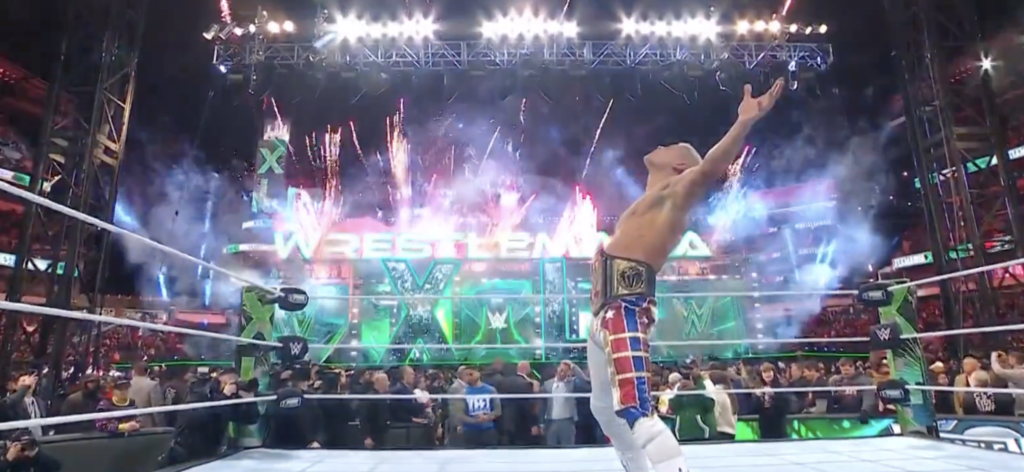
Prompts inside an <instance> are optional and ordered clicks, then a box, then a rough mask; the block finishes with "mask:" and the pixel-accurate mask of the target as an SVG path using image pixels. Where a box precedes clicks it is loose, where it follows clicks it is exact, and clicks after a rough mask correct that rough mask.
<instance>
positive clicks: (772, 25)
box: [768, 20, 782, 33]
mask: <svg viewBox="0 0 1024 472" xmlns="http://www.w3.org/2000/svg"><path fill="white" fill-rule="evenodd" d="M781 29H782V23H779V22H778V21H776V20H772V21H769V22H768V31H771V32H772V33H778V32H779V31H780V30H781Z"/></svg>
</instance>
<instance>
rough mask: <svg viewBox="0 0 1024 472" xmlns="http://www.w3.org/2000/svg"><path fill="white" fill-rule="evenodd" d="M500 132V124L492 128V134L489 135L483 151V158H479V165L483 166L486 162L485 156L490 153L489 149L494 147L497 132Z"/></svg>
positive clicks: (488, 155)
mask: <svg viewBox="0 0 1024 472" xmlns="http://www.w3.org/2000/svg"><path fill="white" fill-rule="evenodd" d="M500 132H501V126H499V127H498V128H497V129H495V130H494V134H492V135H491V142H489V143H487V151H486V152H484V157H483V159H480V167H483V166H484V163H485V162H487V158H488V157H490V155H491V149H494V142H495V141H497V140H498V133H500Z"/></svg>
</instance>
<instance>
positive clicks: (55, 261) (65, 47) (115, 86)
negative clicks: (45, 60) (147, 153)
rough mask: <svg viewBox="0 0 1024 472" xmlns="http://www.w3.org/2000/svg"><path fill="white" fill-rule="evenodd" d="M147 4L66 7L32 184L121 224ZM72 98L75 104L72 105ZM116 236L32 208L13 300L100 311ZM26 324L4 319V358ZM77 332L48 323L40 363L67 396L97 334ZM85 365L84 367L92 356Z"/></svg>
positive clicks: (0, 341)
mask: <svg viewBox="0 0 1024 472" xmlns="http://www.w3.org/2000/svg"><path fill="white" fill-rule="evenodd" d="M147 3H148V2H147V1H146V0H103V1H86V0H78V1H70V2H65V4H66V5H67V8H68V9H69V10H68V12H67V15H68V16H67V22H68V23H67V25H66V35H65V37H64V38H63V41H62V43H61V49H60V58H59V60H58V61H57V62H56V63H55V64H54V69H53V73H52V76H51V77H49V80H50V85H49V89H48V91H47V98H46V104H45V111H44V115H43V118H42V125H41V126H42V127H41V130H40V136H39V146H38V148H37V149H36V152H35V156H34V159H33V169H32V181H31V185H30V186H29V190H30V191H31V192H32V193H33V194H35V195H39V196H42V197H45V198H48V199H50V200H52V201H55V202H57V203H60V204H62V205H65V206H68V207H69V208H72V209H74V210H78V211H80V212H82V213H86V214H89V215H91V216H94V217H96V218H99V219H101V220H104V221H111V219H112V217H113V212H114V201H115V198H116V195H117V179H118V170H119V168H120V164H121V159H122V158H123V156H124V145H125V141H126V140H125V137H126V135H127V131H128V120H129V116H130V115H131V109H132V98H133V96H134V92H135V68H136V63H137V60H138V56H139V46H140V43H141V41H142V29H143V22H144V18H145V10H146V5H147ZM67 96H70V97H71V98H72V100H73V103H70V104H69V103H67V102H66V101H65V99H64V98H62V97H67ZM108 236H109V235H108V234H107V233H101V232H97V231H96V229H95V228H93V227H92V226H91V225H88V224H85V223H82V222H81V221H79V220H78V219H75V218H70V217H67V216H65V215H63V214H59V213H55V212H52V211H50V210H47V209H45V208H43V207H40V206H38V205H36V204H34V203H31V202H25V206H24V215H23V220H22V227H21V232H20V237H19V240H18V249H17V259H16V262H15V269H14V271H13V274H12V275H11V279H10V283H9V285H8V291H7V300H8V301H12V302H20V301H22V299H23V298H24V297H25V296H26V294H27V293H26V292H27V291H28V289H29V288H30V287H43V288H45V300H46V302H45V303H46V306H48V307H52V308H62V309H70V308H72V305H73V304H74V305H76V306H75V308H79V309H80V308H89V309H91V310H92V311H94V312H95V310H96V304H97V300H96V294H97V293H98V291H99V286H100V284H101V283H102V280H103V278H104V276H105V266H106V264H107V251H106V249H107V247H108V241H107V238H108ZM44 261H51V263H49V264H47V263H44ZM79 294H82V295H85V296H86V298H85V300H88V302H87V304H86V305H87V306H85V307H83V306H81V305H80V304H78V303H75V301H76V300H75V299H76V298H80V297H78V295H79ZM19 318H20V315H17V314H11V313H7V316H6V317H5V318H4V331H3V335H2V337H0V347H2V354H0V357H3V358H4V359H7V360H10V359H12V358H13V357H14V354H15V351H14V350H15V349H16V345H15V342H14V341H15V336H19V337H20V336H21V335H22V334H25V333H23V332H22V325H21V324H20V323H19V322H18V320H19ZM73 326H74V325H72V322H70V321H69V320H66V319H63V318H56V317H44V318H43V319H42V321H41V323H40V329H39V341H38V344H36V345H35V346H33V351H34V352H33V357H34V360H35V362H37V363H42V362H47V363H48V364H49V371H48V374H47V378H46V379H44V382H43V385H47V386H48V387H49V388H50V389H55V388H57V383H58V382H59V381H60V374H61V373H62V372H63V369H62V363H63V361H64V358H65V355H66V351H67V348H68V345H69V343H71V342H73V341H77V340H75V339H73V337H74V336H79V339H78V340H81V339H88V338H90V335H89V334H88V330H86V333H84V334H83V333H73V331H74V330H73V329H72V327H73ZM86 344H87V343H86ZM80 359H81V361H83V362H84V356H83V357H82V358H80ZM80 367H84V365H83V366H80ZM10 368H11V363H10V362H3V363H0V375H2V376H3V378H5V379H6V378H8V376H9V375H10V371H9V369H10ZM79 370H81V369H79ZM48 393H52V391H51V392H48Z"/></svg>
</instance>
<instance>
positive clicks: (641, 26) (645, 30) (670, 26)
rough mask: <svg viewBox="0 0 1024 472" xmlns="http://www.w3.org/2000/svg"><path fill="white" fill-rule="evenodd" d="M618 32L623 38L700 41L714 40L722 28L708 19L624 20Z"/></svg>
mask: <svg viewBox="0 0 1024 472" xmlns="http://www.w3.org/2000/svg"><path fill="white" fill-rule="evenodd" d="M619 31H620V33H621V35H622V36H624V37H655V38H670V37H672V38H683V37H696V38H699V39H701V40H714V39H715V38H717V37H718V34H719V33H721V31H722V27H721V26H719V25H718V23H716V22H715V21H714V20H711V19H708V18H691V19H688V20H682V21H671V22H670V21H643V22H641V21H637V20H636V19H633V18H624V19H623V20H622V21H621V22H620V23H619Z"/></svg>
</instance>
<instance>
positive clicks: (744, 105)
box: [694, 79, 785, 185]
mask: <svg viewBox="0 0 1024 472" xmlns="http://www.w3.org/2000/svg"><path fill="white" fill-rule="evenodd" d="M783 90H785V81H784V80H783V79H779V80H776V81H775V84H773V85H772V88H771V90H769V91H768V93H766V94H764V95H761V96H760V97H753V96H752V95H751V87H750V84H747V85H744V86H743V101H742V102H740V107H739V110H738V111H739V116H738V117H737V118H736V123H734V124H733V125H732V128H729V131H728V132H727V133H725V136H723V137H722V140H721V141H719V142H718V144H716V145H715V147H713V148H711V150H710V151H708V154H707V155H706V156H704V161H703V162H701V164H700V165H699V166H697V168H696V169H694V170H696V171H698V172H700V173H701V174H702V176H701V177H702V178H701V179H700V181H702V182H707V185H710V184H711V182H714V181H716V180H718V178H719V177H721V176H722V174H725V172H726V170H728V169H729V166H730V165H732V163H733V161H734V160H736V156H737V155H739V153H740V151H741V150H743V142H744V140H745V139H746V138H747V133H749V132H750V128H751V127H752V126H753V125H754V123H756V122H757V121H758V120H760V119H761V118H762V117H764V115H765V114H767V113H768V111H769V110H771V109H772V107H773V106H775V102H776V101H777V100H778V99H779V97H780V96H782V91H783Z"/></svg>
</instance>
